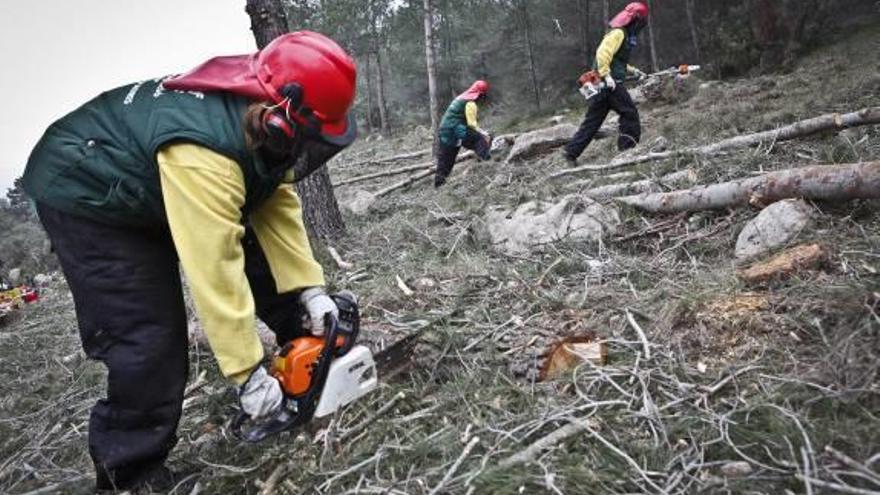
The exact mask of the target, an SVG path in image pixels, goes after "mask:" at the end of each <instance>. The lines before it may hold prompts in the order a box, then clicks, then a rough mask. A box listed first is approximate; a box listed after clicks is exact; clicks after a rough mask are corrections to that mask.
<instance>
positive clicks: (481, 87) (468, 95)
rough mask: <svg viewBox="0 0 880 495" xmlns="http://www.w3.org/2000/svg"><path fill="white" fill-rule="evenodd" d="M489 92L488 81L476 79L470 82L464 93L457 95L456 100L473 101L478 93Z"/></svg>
mask: <svg viewBox="0 0 880 495" xmlns="http://www.w3.org/2000/svg"><path fill="white" fill-rule="evenodd" d="M488 92H489V83H487V82H486V81H483V80H478V81H476V82H474V83H473V84H471V87H470V88H468V89H467V91H465V92H464V93H462V94H460V95H458V98H456V99H458V100H465V101H474V100H476V99H477V98H479V97H480V95H484V94H486V93H488Z"/></svg>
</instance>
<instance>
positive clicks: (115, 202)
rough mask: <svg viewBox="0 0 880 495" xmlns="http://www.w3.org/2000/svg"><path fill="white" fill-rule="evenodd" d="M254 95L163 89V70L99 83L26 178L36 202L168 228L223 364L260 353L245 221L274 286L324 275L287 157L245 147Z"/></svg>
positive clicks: (50, 132)
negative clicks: (111, 86) (278, 161)
mask: <svg viewBox="0 0 880 495" xmlns="http://www.w3.org/2000/svg"><path fill="white" fill-rule="evenodd" d="M249 103H250V102H249V101H248V100H247V99H245V98H242V97H238V96H235V95H232V94H228V93H221V92H212V93H199V92H182V91H168V90H166V89H165V88H164V87H163V86H162V85H161V79H155V80H150V81H144V82H140V83H137V84H134V85H129V86H124V87H121V88H117V89H115V90H111V91H108V92H106V93H103V94H101V95H100V96H98V97H97V98H95V99H93V100H92V101H90V102H88V103H86V104H85V105H83V106H82V107H80V108H78V109H77V110H74V111H73V112H72V113H70V114H68V115H67V116H65V117H62V118H61V119H60V120H59V121H57V122H55V123H54V124H52V125H51V126H50V127H49V129H47V131H46V133H45V134H44V135H43V137H42V139H41V140H40V142H39V143H38V144H37V146H36V147H35V149H34V151H33V152H32V153H31V157H30V158H29V160H28V165H27V167H26V169H25V173H24V177H23V184H24V188H25V190H26V191H27V193H28V194H29V195H30V196H31V197H32V198H33V199H34V200H35V201H37V202H41V203H44V204H46V205H48V206H51V207H54V208H55V209H58V210H61V211H64V212H67V213H70V214H73V215H77V216H81V217H85V218H90V219H93V220H95V221H99V222H104V223H109V224H113V225H125V226H134V227H139V228H148V229H158V230H161V229H166V228H167V229H170V231H171V235H172V237H173V239H174V244H175V247H176V249H177V252H178V255H179V258H180V262H181V265H182V267H183V271H184V273H185V275H186V277H187V279H188V281H189V285H190V288H191V290H192V294H193V297H194V299H195V305H196V310H197V312H198V314H199V317H200V320H201V322H202V325H203V327H204V330H205V333H206V334H207V337H208V340H209V342H210V344H211V348H212V350H213V351H214V354H215V355H216V357H217V360H218V362H219V365H220V369H221V371H222V372H223V374H224V375H226V376H228V377H231V378H233V379H235V380H237V381H239V382H240V381H243V379H244V378H245V377H246V376H247V373H248V372H249V371H250V370H251V369H252V368H253V367H254V366H255V365H256V364H257V363H259V362H260V360H261V359H262V357H263V349H262V346H261V344H260V341H259V339H258V337H257V333H256V328H255V308H254V301H253V296H252V295H251V291H250V287H249V286H248V281H247V278H246V276H245V272H244V254H243V249H242V246H241V239H242V236H243V234H244V226H243V225H244V224H245V223H249V224H250V225H251V226H252V227H253V229H254V232H255V234H256V236H257V239H258V241H259V243H260V245H261V247H262V248H263V250H264V252H265V254H266V258H267V261H268V262H269V267H270V269H271V271H272V274H273V276H274V279H275V282H276V285H277V288H278V291H279V292H287V291H293V290H297V289H301V288H305V287H312V286H318V285H324V276H323V272H322V270H321V267H320V265H319V264H318V263H317V262H316V261H315V259H314V257H313V255H312V251H311V248H310V246H309V242H308V238H307V236H306V232H305V228H304V227H303V220H302V210H301V206H300V202H299V198H298V197H297V195H296V192H295V191H294V189H293V186H292V185H291V184H290V183H288V181H290V180H292V177H289V176H285V175H286V170H285V169H284V167H272V166H270V165H269V164H266V163H264V162H263V161H262V160H261V159H260V157H259V156H258V155H257V154H255V153H252V152H250V151H248V147H247V146H246V143H245V138H244V129H243V126H242V116H243V115H244V112H245V110H246V108H247V105H248V104H249Z"/></svg>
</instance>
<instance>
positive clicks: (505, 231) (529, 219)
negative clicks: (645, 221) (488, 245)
mask: <svg viewBox="0 0 880 495" xmlns="http://www.w3.org/2000/svg"><path fill="white" fill-rule="evenodd" d="M486 226H487V228H488V232H489V237H490V239H491V241H492V244H493V245H494V246H495V248H496V249H498V250H500V251H502V252H505V253H508V254H522V253H526V252H528V251H529V249H530V248H532V247H533V246H537V245H540V244H547V243H550V242H554V241H557V240H560V239H563V238H565V239H577V240H585V241H598V240H600V239H602V238H603V237H605V236H607V235H609V234H612V233H614V232H616V231H617V229H618V227H619V226H620V216H619V214H618V212H617V209H616V208H614V207H611V206H603V205H601V204H599V203H597V202H596V201H593V200H591V199H588V198H582V197H579V196H577V195H570V196H566V197H564V198H562V200H561V201H560V202H558V203H556V204H553V203H548V202H542V201H530V202H528V203H525V204H523V205H520V206H519V207H518V208H517V209H516V210H514V211H513V212H512V213H511V212H510V209H509V208H498V207H496V208H492V209H490V210H489V212H488V213H487V214H486Z"/></svg>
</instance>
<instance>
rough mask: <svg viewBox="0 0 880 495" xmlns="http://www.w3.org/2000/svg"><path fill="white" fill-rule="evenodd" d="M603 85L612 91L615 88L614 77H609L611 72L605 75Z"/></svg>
mask: <svg viewBox="0 0 880 495" xmlns="http://www.w3.org/2000/svg"><path fill="white" fill-rule="evenodd" d="M605 87H606V88H608V89H610V90H611V91H614V90H615V89H616V88H617V81H615V80H614V78H613V77H611V74H608V75H607V76H605Z"/></svg>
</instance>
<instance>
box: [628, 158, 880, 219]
mask: <svg viewBox="0 0 880 495" xmlns="http://www.w3.org/2000/svg"><path fill="white" fill-rule="evenodd" d="M787 198H805V199H817V200H847V199H857V198H865V199H868V198H880V161H874V162H866V163H855V164H849V165H817V166H811V167H802V168H793V169H789V170H781V171H778V172H770V173H767V174H764V175H762V176H759V177H752V178H749V179H740V180H735V181H731V182H723V183H721V184H711V185H708V186H700V187H696V188H692V189H685V190H681V191H672V192H668V193H649V194H639V195H635V196H624V197H621V198H615V201H618V202H620V203H623V204H625V205H629V206H633V207H635V208H638V209H640V210H644V211H647V212H650V213H677V212H682V211H700V210H713V209H719V208H727V207H729V206H737V205H745V204H749V203H753V204H769V203H773V202H775V201H779V200H781V199H787Z"/></svg>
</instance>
